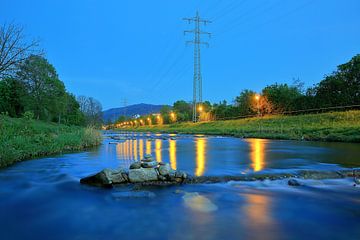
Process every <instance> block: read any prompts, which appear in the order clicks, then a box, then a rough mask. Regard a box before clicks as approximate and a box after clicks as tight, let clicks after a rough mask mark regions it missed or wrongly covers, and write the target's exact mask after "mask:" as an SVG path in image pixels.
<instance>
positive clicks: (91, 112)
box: [77, 96, 102, 126]
mask: <svg viewBox="0 0 360 240" xmlns="http://www.w3.org/2000/svg"><path fill="white" fill-rule="evenodd" d="M77 101H78V103H79V105H80V111H81V112H82V113H83V114H84V115H85V117H86V122H87V124H88V125H95V126H97V125H100V124H101V123H102V105H101V103H100V102H99V101H98V100H96V99H94V98H92V97H86V96H78V97H77Z"/></svg>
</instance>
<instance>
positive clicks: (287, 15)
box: [0, 0, 360, 109]
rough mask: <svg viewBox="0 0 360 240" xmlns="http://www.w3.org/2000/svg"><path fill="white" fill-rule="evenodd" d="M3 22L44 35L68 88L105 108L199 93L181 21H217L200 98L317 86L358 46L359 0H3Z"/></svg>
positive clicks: (213, 99) (212, 27)
mask: <svg viewBox="0 0 360 240" xmlns="http://www.w3.org/2000/svg"><path fill="white" fill-rule="evenodd" d="M1 2H2V3H1V9H0V12H1V14H0V23H4V22H12V21H13V22H15V23H18V24H21V25H23V26H24V27H25V30H26V33H27V34H28V35H29V36H31V37H36V38H40V39H41V43H42V47H43V48H44V50H45V52H46V57H47V58H48V59H49V61H50V62H51V63H52V64H53V65H54V66H55V68H56V69H57V71H58V74H59V76H60V78H61V80H62V81H64V82H65V85H66V87H67V89H68V90H69V91H70V92H72V93H74V94H76V95H87V96H92V97H95V98H96V99H98V100H100V101H101V102H102V104H103V107H104V109H108V108H112V107H118V106H121V105H122V101H123V100H124V99H127V102H128V104H135V103H141V102H144V103H154V104H171V103H173V102H174V101H175V100H178V99H184V100H191V98H192V71H193V69H192V68H193V48H192V46H186V45H185V43H184V42H185V41H186V40H190V39H191V36H190V35H189V36H184V35H183V30H186V29H192V28H193V25H189V24H188V23H187V22H184V21H182V18H183V17H192V16H194V15H195V12H196V10H197V9H198V10H199V13H200V15H201V16H202V17H204V18H207V19H210V20H212V21H213V23H212V24H210V25H207V26H206V27H203V30H204V31H209V32H212V33H213V36H212V38H211V39H209V43H210V48H206V47H204V48H203V49H202V70H203V72H202V74H203V98H204V99H208V100H210V101H211V102H218V101H220V100H223V99H226V100H228V101H232V99H233V98H234V97H235V96H236V95H238V94H239V92H240V91H241V90H242V89H245V88H250V89H253V90H256V91H260V90H261V89H262V88H263V87H264V86H266V85H268V84H272V83H275V82H279V83H285V82H286V83H292V81H293V79H294V78H296V79H297V78H299V79H300V80H301V81H303V82H305V84H306V86H311V85H313V84H314V83H316V82H318V81H320V80H321V79H322V77H323V76H324V75H325V74H328V73H331V72H332V71H333V70H335V68H336V66H337V65H339V64H341V63H344V62H346V61H348V60H349V59H350V58H351V57H352V56H354V55H355V54H357V53H360V14H359V13H360V1H359V0H296V1H295V0H151V1H150V0H102V1H101V0H53V1H45V0H31V1H30V0H2V1H1Z"/></svg>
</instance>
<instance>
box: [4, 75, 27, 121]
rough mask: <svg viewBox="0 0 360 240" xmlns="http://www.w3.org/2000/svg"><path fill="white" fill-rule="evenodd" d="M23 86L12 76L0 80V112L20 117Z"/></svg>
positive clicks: (22, 108) (22, 105) (23, 95)
mask: <svg viewBox="0 0 360 240" xmlns="http://www.w3.org/2000/svg"><path fill="white" fill-rule="evenodd" d="M25 96H26V89H25V86H24V85H23V84H22V83H21V82H20V81H18V80H16V79H14V78H6V79H4V80H3V81H0V113H5V112H6V113H8V114H9V116H11V117H20V116H21V115H22V114H23V112H24V101H25Z"/></svg>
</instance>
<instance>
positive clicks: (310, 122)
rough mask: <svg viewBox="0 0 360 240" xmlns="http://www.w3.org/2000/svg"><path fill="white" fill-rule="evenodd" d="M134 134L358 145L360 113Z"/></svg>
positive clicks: (159, 128)
mask: <svg viewBox="0 0 360 240" xmlns="http://www.w3.org/2000/svg"><path fill="white" fill-rule="evenodd" d="M133 130H135V131H149V132H178V133H187V134H211V135H231V136H236V137H246V138H269V139H292V140H313V141H336V142H360V111H358V110H356V111H355V110H354V111H346V112H330V113H321V114H307V115H298V116H281V115H277V116H266V117H261V118H245V119H238V120H228V121H213V122H200V123H189V122H186V123H177V124H170V125H163V126H142V127H138V128H135V129H133Z"/></svg>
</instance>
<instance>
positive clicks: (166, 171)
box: [159, 163, 172, 176]
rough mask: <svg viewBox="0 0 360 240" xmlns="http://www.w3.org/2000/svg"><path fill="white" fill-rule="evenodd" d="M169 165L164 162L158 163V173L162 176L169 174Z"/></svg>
mask: <svg viewBox="0 0 360 240" xmlns="http://www.w3.org/2000/svg"><path fill="white" fill-rule="evenodd" d="M171 170H172V169H171V167H170V164H168V163H166V164H165V165H160V167H159V173H160V175H162V176H167V175H169V174H170V172H171Z"/></svg>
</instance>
